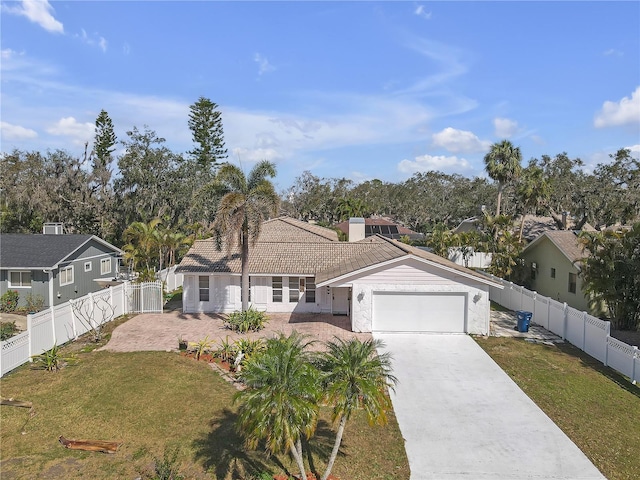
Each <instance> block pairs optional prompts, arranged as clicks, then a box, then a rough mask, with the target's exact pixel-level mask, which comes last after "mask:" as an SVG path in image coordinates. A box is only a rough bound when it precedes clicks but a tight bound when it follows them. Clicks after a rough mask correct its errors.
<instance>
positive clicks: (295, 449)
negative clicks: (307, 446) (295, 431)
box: [291, 437, 307, 480]
mask: <svg viewBox="0 0 640 480" xmlns="http://www.w3.org/2000/svg"><path fill="white" fill-rule="evenodd" d="M291 453H292V454H293V458H294V459H295V460H296V463H297V464H298V469H299V470H300V479H301V480H307V472H305V470H304V458H303V457H302V441H301V440H300V437H298V440H296V444H295V445H291Z"/></svg>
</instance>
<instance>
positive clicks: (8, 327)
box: [0, 322, 20, 342]
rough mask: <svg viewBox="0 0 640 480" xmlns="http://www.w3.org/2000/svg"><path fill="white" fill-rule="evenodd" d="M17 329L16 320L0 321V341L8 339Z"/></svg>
mask: <svg viewBox="0 0 640 480" xmlns="http://www.w3.org/2000/svg"><path fill="white" fill-rule="evenodd" d="M19 331H20V330H19V329H18V327H16V322H4V323H0V341H2V342H4V341H5V340H8V339H9V338H11V337H13V336H14V335H15V334H16V333H18V332H19Z"/></svg>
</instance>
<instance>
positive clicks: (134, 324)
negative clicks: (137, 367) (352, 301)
mask: <svg viewBox="0 0 640 480" xmlns="http://www.w3.org/2000/svg"><path fill="white" fill-rule="evenodd" d="M268 315H269V322H268V323H267V326H266V327H265V328H264V329H263V330H261V331H259V332H251V333H247V334H238V333H235V332H232V331H231V330H228V329H227V328H225V327H224V322H223V318H224V316H222V315H216V314H202V313H201V314H183V313H181V312H178V311H174V312H168V313H163V314H149V313H146V314H139V315H136V316H135V317H133V318H132V319H130V320H128V321H127V322H125V323H123V324H122V325H120V326H119V327H117V328H116V329H115V330H114V331H113V334H112V335H111V339H110V340H109V343H107V345H105V346H104V347H103V348H102V350H109V351H112V352H135V351H141V350H177V349H178V337H180V336H182V338H183V339H185V340H187V341H188V342H196V341H198V340H202V339H203V338H205V337H206V336H207V335H208V336H209V339H210V340H212V341H214V342H220V341H221V340H224V339H225V338H226V337H229V340H230V341H234V340H236V339H238V338H241V337H242V338H250V339H255V338H268V337H272V336H274V335H276V334H278V333H280V332H282V333H284V334H285V335H288V334H289V333H291V332H292V331H293V330H297V331H298V332H299V333H304V334H309V335H310V336H311V337H312V338H314V339H316V340H318V341H319V342H325V341H327V340H331V339H333V338H334V337H335V336H337V337H340V338H344V339H348V338H359V339H361V340H364V339H369V338H371V334H370V333H353V332H351V330H350V326H351V324H350V320H349V318H348V317H345V316H334V315H331V314H313V313H305V314H300V313H293V314H290V313H270V314H268ZM319 347H320V345H318V347H317V348H319Z"/></svg>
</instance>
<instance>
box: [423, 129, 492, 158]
mask: <svg viewBox="0 0 640 480" xmlns="http://www.w3.org/2000/svg"><path fill="white" fill-rule="evenodd" d="M431 140H432V144H433V146H435V147H442V148H444V149H446V150H448V151H450V152H452V153H459V152H465V153H472V152H483V151H485V150H487V149H488V148H489V147H490V146H491V143H490V142H488V141H486V140H480V139H479V138H478V137H477V136H476V135H475V134H474V133H473V132H467V131H465V130H457V129H455V128H451V127H447V128H445V129H444V130H442V131H441V132H438V133H434V134H433V135H432V136H431Z"/></svg>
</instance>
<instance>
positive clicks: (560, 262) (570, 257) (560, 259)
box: [522, 230, 595, 313]
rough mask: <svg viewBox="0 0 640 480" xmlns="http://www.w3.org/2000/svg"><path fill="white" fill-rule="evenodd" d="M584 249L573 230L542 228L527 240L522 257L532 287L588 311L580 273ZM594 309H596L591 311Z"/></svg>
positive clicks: (585, 253) (542, 293) (578, 308)
mask: <svg viewBox="0 0 640 480" xmlns="http://www.w3.org/2000/svg"><path fill="white" fill-rule="evenodd" d="M587 254H588V252H584V251H583V250H582V247H581V246H580V244H579V243H578V236H577V235H576V233H575V232H574V231H572V230H554V231H547V232H544V233H543V234H542V235H540V236H538V237H537V238H536V239H535V240H533V241H532V242H531V243H529V244H528V245H527V246H526V247H525V249H524V250H523V252H522V258H523V259H524V260H525V265H526V266H527V267H528V269H529V272H530V274H529V280H528V284H529V286H530V287H531V289H532V290H534V291H536V292H538V293H539V294H541V295H544V296H546V297H550V298H553V299H554V300H557V301H559V302H566V303H567V305H569V306H570V307H573V308H575V309H577V310H582V311H586V312H590V311H591V309H590V307H589V299H588V297H587V296H586V295H585V293H584V290H583V286H582V278H581V276H580V270H581V262H582V259H583V258H584V257H585V255H587ZM594 313H595V312H594Z"/></svg>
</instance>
